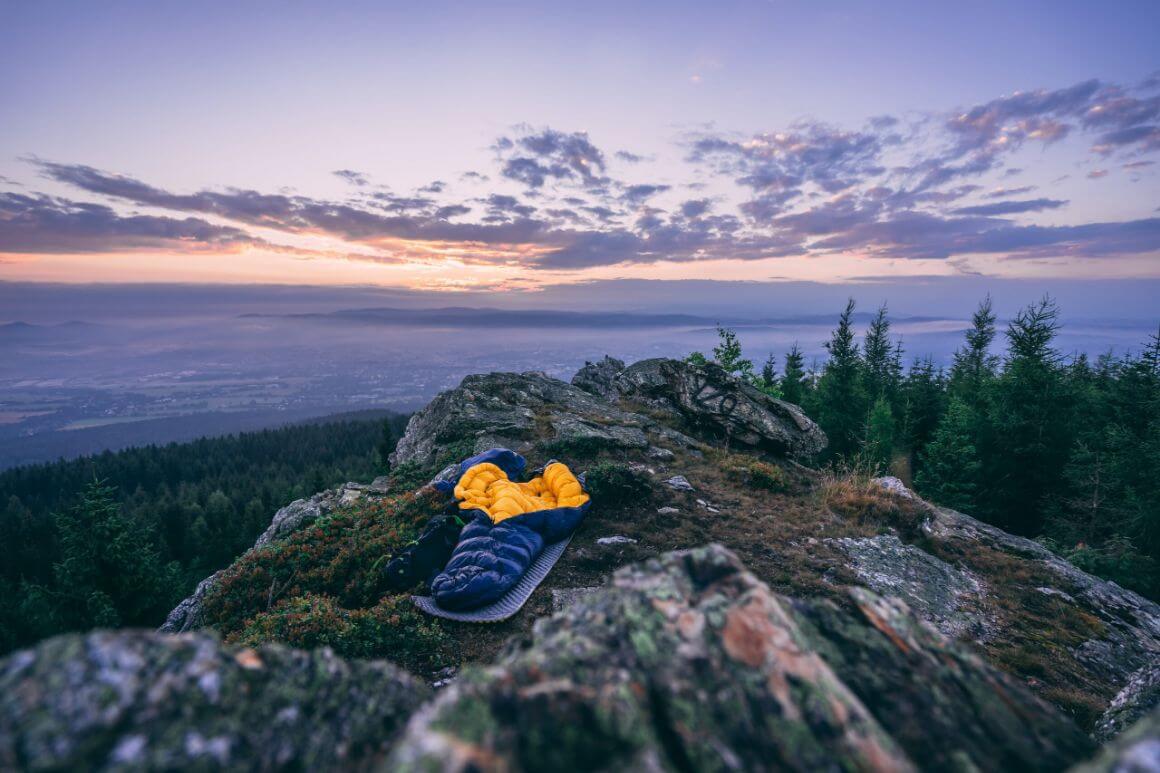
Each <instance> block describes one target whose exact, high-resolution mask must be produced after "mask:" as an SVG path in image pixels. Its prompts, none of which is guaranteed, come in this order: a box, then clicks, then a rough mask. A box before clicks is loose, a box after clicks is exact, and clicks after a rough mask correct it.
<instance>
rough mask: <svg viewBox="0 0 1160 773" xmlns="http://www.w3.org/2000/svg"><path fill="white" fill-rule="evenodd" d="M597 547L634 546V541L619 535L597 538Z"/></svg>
mask: <svg viewBox="0 0 1160 773" xmlns="http://www.w3.org/2000/svg"><path fill="white" fill-rule="evenodd" d="M596 544H597V545H635V544H636V540H634V539H633V538H632V537H625V536H623V535H620V534H614V535H612V536H611V537H599V538H597V540H596Z"/></svg>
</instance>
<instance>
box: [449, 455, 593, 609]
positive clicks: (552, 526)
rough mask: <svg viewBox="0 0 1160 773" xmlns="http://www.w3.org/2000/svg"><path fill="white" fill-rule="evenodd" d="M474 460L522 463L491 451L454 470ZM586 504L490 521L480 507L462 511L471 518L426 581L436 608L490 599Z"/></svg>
mask: <svg viewBox="0 0 1160 773" xmlns="http://www.w3.org/2000/svg"><path fill="white" fill-rule="evenodd" d="M496 452H504V453H496ZM488 454H494V455H492V456H490V457H489V456H488ZM508 454H510V455H511V456H508ZM481 457H486V458H481ZM512 457H515V459H518V462H516V461H515V459H513V458H512ZM497 459H499V460H502V462H503V464H500V463H499V462H497V461H496V460H497ZM467 462H473V464H468V463H467ZM480 462H491V463H493V464H496V465H497V466H499V467H501V468H502V469H503V470H504V472H505V473H507V471H508V469H516V468H518V469H519V470H520V471H522V470H523V469H524V466H525V464H524V459H523V457H521V456H519V455H518V454H515V453H514V452H512V451H508V450H507V449H493V450H492V451H489V452H487V454H481V455H480V456H479V457H473V458H472V459H469V460H467V461H465V462H464V463H463V464H462V465H460V468H461V470H462V471H463V472H466V471H467V470H468V469H470V468H471V467H472V466H474V464H479V463H480ZM513 477H514V476H513ZM590 504H591V501H590V500H589V501H585V502H584V503H583V504H582V505H579V506H576V507H555V508H551V509H545V510H535V511H533V512H525V513H522V514H520V515H514V516H511V517H508V518H505V519H503V520H501V521H499V522H498V523H492V519H491V517H490V516H489V515H488V514H487V513H486V512H484V511H482V510H469V511H466V512H465V513H464V515H468V514H471V515H472V518H471V521H469V522H468V524H467V525H466V526H464V527H463V531H462V532H460V535H459V544H458V545H456V547H455V551H454V552H453V553H452V555H451V559H450V560H449V561H448V562H447V566H446V567H444V569H443V571H442V572H441V573H440V574H438V575H437V576H436V577H435V579H434V580H432V581H431V595H432V596H433V597H434V599H435V601H436V603H438V604H439V606H440V607H442V608H444V609H447V610H453V611H465V610H471V609H475V608H477V607H481V606H484V605H486V604H490V603H492V602H494V601H496V600H497V599H499V598H500V597H501V596H503V595H504V594H505V593H507V592H508V591H509V590H511V588H512V587H513V586H514V585H515V584H516V583H518V582H519V580H520V578H521V577H523V575H524V572H526V571H527V569H528V567H529V566H531V564H532V562H533V561H535V560H536V558H537V557H538V556H539V555H540V553H541V552H542V551H543V549H544V546H545V545H548V544H551V543H553V542H558V541H560V540H562V539H564V538H565V537H567V536H568V535H569V534H571V533H572V532H573V531H574V530H575V529H576V527H577V526H579V525H580V522H581V521H582V520H583V519H584V514H585V513H587V512H588V507H589V505H590Z"/></svg>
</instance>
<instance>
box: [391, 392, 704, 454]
mask: <svg viewBox="0 0 1160 773" xmlns="http://www.w3.org/2000/svg"><path fill="white" fill-rule="evenodd" d="M657 440H663V441H667V442H668V443H672V444H676V445H679V446H692V445H695V441H694V440H693V439H691V438H689V437H686V436H685V435H682V434H681V433H680V432H676V431H674V430H672V429H670V428H669V427H666V426H664V425H663V424H660V423H658V422H657V421H656V420H654V419H651V418H648V417H645V416H642V415H640V414H636V413H632V412H630V411H626V410H623V409H622V408H620V407H619V406H614V405H612V404H611V403H609V402H608V401H607V400H604V399H602V398H599V397H596V396H594V395H592V394H589V393H588V392H585V391H584V390H582V389H579V388H577V387H575V386H573V385H571V384H567V383H565V382H563V381H560V380H559V379H554V378H551V377H549V376H546V375H544V374H543V373H536V372H529V373H488V374H485V375H476V376H468V377H467V378H465V379H463V381H462V382H461V383H460V385H459V386H458V387H456V388H455V389H449V390H447V391H446V392H441V393H440V394H439V395H438V396H437V397H436V398H435V399H434V400H432V401H431V402H430V403H429V404H428V405H427V407H425V408H424V409H423V410H421V411H419V412H418V413H416V414H415V415H414V416H412V417H411V420H410V422H408V424H407V431H406V433H405V434H404V435H403V437H402V439H400V440H399V444H398V446H397V447H396V448H395V452H394V453H393V454H392V455H391V462H392V463H393V464H404V463H409V462H411V463H416V464H421V465H434V464H440V463H447V462H451V461H458V459H454V460H453V459H449V458H445V457H446V452H447V449H448V448H452V447H453V448H457V449H461V450H463V451H464V452H466V453H478V452H480V451H484V450H487V449H488V448H494V447H496V446H503V447H506V448H511V449H512V450H514V451H517V452H520V453H524V454H525V455H526V454H527V452H529V451H530V449H531V448H532V445H533V444H535V443H553V442H555V443H560V444H567V443H580V444H588V445H603V446H607V447H609V448H621V449H636V450H644V449H647V448H648V447H649V445H650V441H653V442H655V441H657Z"/></svg>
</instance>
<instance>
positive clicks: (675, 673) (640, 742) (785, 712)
mask: <svg viewBox="0 0 1160 773" xmlns="http://www.w3.org/2000/svg"><path fill="white" fill-rule="evenodd" d="M854 602H855V604H856V607H857V610H858V614H857V616H854V615H852V614H851V613H850V612H845V611H842V610H840V609H839V608H838V607H837V606H835V605H833V604H830V603H826V602H818V603H807V602H796V603H795V602H791V601H790V600H788V599H785V598H783V597H780V596H777V595H776V594H774V593H772V592H771V591H770V590H769V588H768V587H766V586H765V585H764V584H762V583H761V582H759V581H758V580H757V579H756V578H755V577H754V576H753V575H751V574H750V573H749V572H747V571H746V570H745V569H744V568H743V567H742V566H741V565H740V563H739V562H738V560H737V559H736V557H734V556H733V554H732V553H730V552H729V551H727V550H725V549H724V548H721V547H718V546H709V547H706V548H700V549H696V550H691V551H684V552H676V553H669V554H666V555H664V556H661V557H660V558H659V559H654V560H651V561H648V562H646V563H644V564H641V565H638V566H633V567H629V568H626V569H623V570H621V571H619V572H617V573H616V575H614V577H613V579H612V581H611V584H610V586H609V587H608V588H606V589H604V590H602V591H599V592H596V593H592V594H587V595H584V596H582V597H580V598H578V599H575V600H574V601H572V602H571V603H570V604H569V605H568V606H566V607H565V608H564V611H563V612H562V613H561V614H558V615H556V616H555V617H553V618H550V619H545V620H541V621H539V622H538V623H537V624H536V626H535V629H534V632H533V634H532V636H531V638H530V640H528V641H526V642H524V643H522V644H521V645H519V646H516V648H515V649H513V650H511V651H510V652H509V653H508V654H507V655H506V656H505V657H503V658H501V659H500V661H499V662H498V663H497V664H496V665H495V666H492V667H490V668H484V669H476V670H469V671H467V672H465V673H463V674H461V675H460V677H459V678H458V679H457V681H456V682H455V683H454V684H452V685H451V686H450V687H448V688H446V689H445V690H444V691H443V692H442V693H441V694H440V695H439V696H438V697H437V698H436V699H435V700H434V701H433V702H432V703H431V704H429V705H428V706H426V707H424V708H423V709H422V710H421V711H420V712H419V713H417V714H416V715H415V716H414V717H413V718H412V720H411V722H410V723H409V725H408V727H407V731H406V734H405V736H404V737H403V738H402V740H401V741H400V743H399V745H398V746H397V747H396V749H395V750H394V752H393V753H392V756H391V758H390V760H389V762H388V765H387V767H388V768H389V769H402V770H411V769H433V770H472V769H480V770H483V769H507V770H551V769H565V768H567V769H576V768H585V767H595V766H598V767H600V768H601V769H636V770H669V769H675V770H721V769H749V770H769V769H778V770H781V769H787V770H819V769H832V770H839V769H855V770H908V769H912V768H915V767H916V766H918V765H921V766H922V767H924V768H928V769H932V770H943V769H948V768H949V769H958V770H971V769H981V770H990V769H996V768H1001V767H1006V768H1010V769H1017V768H1018V769H1033V770H1034V769H1058V768H1060V767H1062V766H1065V765H1066V764H1068V763H1070V762H1073V761H1076V760H1078V759H1082V758H1083V756H1084V755H1086V754H1087V753H1089V752H1090V750H1091V744H1090V741H1089V740H1088V739H1087V738H1086V737H1085V736H1084V735H1083V734H1082V733H1080V732H1079V730H1078V729H1076V728H1075V726H1074V725H1072V724H1071V723H1070V722H1069V721H1068V720H1067V719H1065V718H1063V717H1062V716H1060V715H1059V714H1058V713H1057V712H1056V711H1055V710H1054V709H1053V708H1051V707H1050V706H1048V705H1047V704H1045V703H1043V702H1041V701H1039V700H1038V699H1037V698H1035V697H1033V696H1032V695H1031V694H1030V693H1028V692H1027V691H1026V689H1025V688H1023V687H1022V686H1021V685H1019V684H1018V683H1016V682H1015V681H1014V680H1012V679H1010V678H1009V677H1007V676H1005V675H1003V674H1001V673H999V672H997V671H995V670H993V669H991V668H989V667H988V666H986V665H985V664H983V663H982V662H981V661H979V660H978V659H977V658H976V657H975V656H974V655H971V654H969V653H967V652H965V651H961V650H959V649H957V648H956V646H955V645H951V644H948V643H947V642H946V640H944V639H943V638H942V637H941V636H939V635H938V634H937V633H935V632H933V631H932V630H930V629H927V628H925V627H924V626H923V625H922V624H921V623H919V622H918V621H917V620H916V619H915V618H914V617H913V616H912V615H911V614H910V613H909V612H908V611H907V610H906V607H905V605H904V604H902V603H901V602H897V601H886V600H883V599H882V598H880V597H878V596H876V595H874V594H872V593H870V592H869V591H864V590H863V591H860V592H858V594H857V595H855V597H854Z"/></svg>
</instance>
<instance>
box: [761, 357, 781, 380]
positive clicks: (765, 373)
mask: <svg viewBox="0 0 1160 773" xmlns="http://www.w3.org/2000/svg"><path fill="white" fill-rule="evenodd" d="M761 383H762V385H764V386H766V387H775V386H777V360H776V359H775V358H774V356H773V352H770V354H769V357H767V358H766V360H765V364H764V365H762V366H761Z"/></svg>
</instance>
